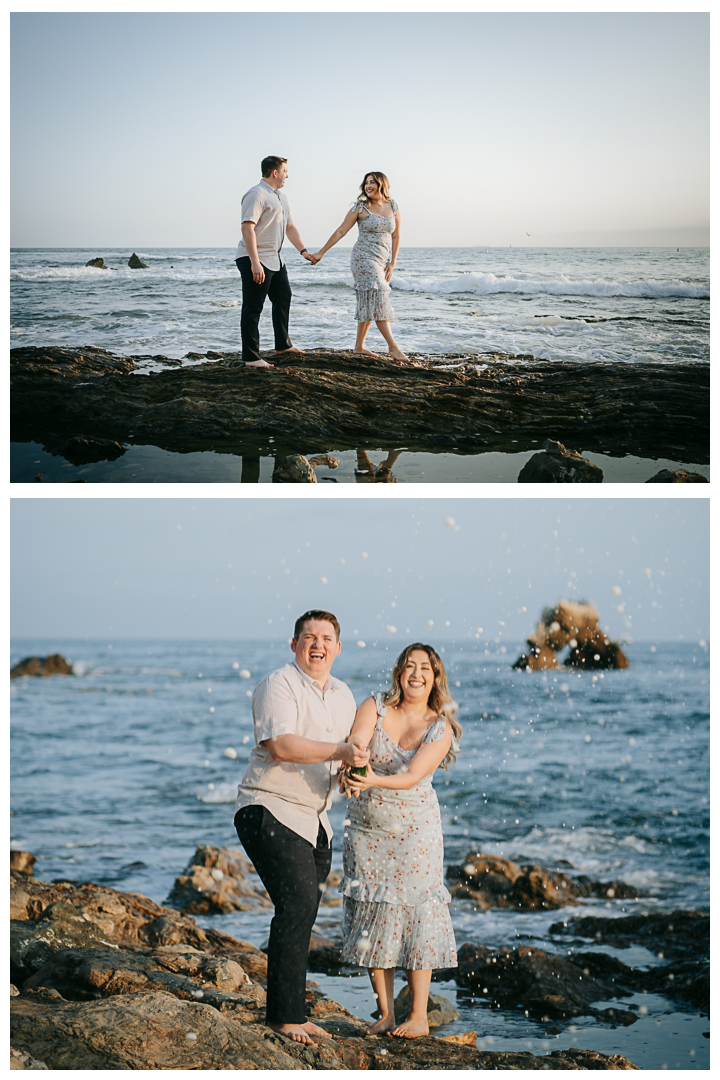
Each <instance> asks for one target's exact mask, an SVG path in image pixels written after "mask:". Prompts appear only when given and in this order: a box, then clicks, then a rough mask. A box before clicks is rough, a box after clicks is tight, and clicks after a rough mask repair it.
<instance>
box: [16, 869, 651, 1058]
mask: <svg viewBox="0 0 720 1080" xmlns="http://www.w3.org/2000/svg"><path fill="white" fill-rule="evenodd" d="M16 862H18V860H17V858H16ZM24 865H25V871H24V872H21V871H20V870H18V869H14V870H11V905H10V906H11V915H12V916H13V918H12V919H11V940H12V944H11V969H12V978H13V979H14V980H15V983H16V986H19V987H20V992H19V993H18V992H17V989H16V988H15V986H13V987H12V988H11V1036H10V1037H11V1045H12V1048H13V1056H12V1066H11V1067H12V1068H25V1069H43V1068H45V1069H73V1070H74V1069H144V1070H150V1069H154V1070H160V1069H172V1070H178V1069H195V1070H197V1069H223V1070H226V1069H292V1070H297V1069H337V1070H342V1071H349V1070H354V1069H363V1070H365V1069H403V1070H407V1069H425V1070H428V1069H516V1070H517V1069H533V1070H535V1069H538V1070H540V1069H544V1070H547V1069H605V1070H608V1069H613V1070H616V1069H635V1068H637V1066H635V1065H633V1064H632V1063H631V1062H630V1061H628V1060H627V1059H626V1058H624V1057H622V1056H621V1055H618V1054H615V1055H612V1056H606V1055H603V1054H600V1053H598V1052H596V1051H594V1050H583V1049H578V1048H575V1047H573V1048H570V1049H568V1050H563V1051H555V1052H553V1053H551V1054H547V1055H544V1056H536V1055H534V1054H531V1053H527V1052H514V1051H500V1052H493V1051H484V1050H482V1051H481V1050H477V1049H476V1048H475V1047H474V1046H473V1045H471V1044H472V1040H473V1036H474V1033H467V1035H462V1036H459V1037H458V1036H453V1037H451V1038H448V1039H444V1038H442V1037H440V1038H437V1037H430V1036H428V1037H427V1038H422V1039H415V1040H413V1041H406V1040H401V1039H390V1038H386V1037H382V1036H366V1035H365V1034H364V1032H365V1029H366V1027H367V1025H366V1024H365V1023H364V1022H363V1021H361V1020H358V1019H357V1018H356V1017H354V1016H353V1015H352V1014H351V1013H349V1012H348V1011H347V1010H345V1009H344V1008H343V1007H342V1006H340V1005H338V1004H337V1003H336V1002H333V1001H331V1000H329V999H328V998H326V997H324V996H323V995H322V994H320V993H318V992H317V991H316V990H315V989H313V987H312V986H311V985H310V984H309V985H308V988H307V990H306V999H307V1014H308V1016H311V1017H312V1018H313V1019H314V1020H316V1021H317V1022H320V1023H322V1025H323V1026H324V1027H325V1028H326V1029H327V1030H328V1031H329V1032H330V1033H331V1034H332V1035H333V1036H334V1038H333V1039H332V1040H331V1039H321V1038H317V1039H316V1044H317V1045H316V1046H313V1047H306V1046H302V1045H300V1044H298V1043H294V1042H292V1041H291V1040H290V1039H287V1038H284V1037H283V1036H281V1035H277V1034H275V1033H273V1032H272V1031H270V1030H269V1029H268V1028H267V1027H265V1025H264V1024H263V1022H262V1016H263V1006H264V999H265V991H264V989H263V983H264V981H265V979H264V976H265V972H266V960H265V956H264V954H263V953H262V952H260V950H259V949H255V948H254V946H252V945H249V944H248V943H247V942H242V941H238V940H237V939H235V938H233V937H231V936H230V935H229V934H223V933H220V932H219V931H216V930H213V929H207V930H203V929H201V928H200V927H198V926H197V925H196V923H195V920H194V919H192V918H191V917H189V916H187V915H183V914H181V913H180V912H178V911H176V910H173V909H171V908H168V907H163V906H161V905H159V904H156V903H154V902H153V901H152V900H149V899H148V898H147V897H144V896H141V895H140V894H138V893H121V892H118V891H117V890H115V889H110V888H105V887H102V886H98V885H94V884H92V883H87V884H80V885H78V884H75V883H73V882H52V883H51V882H42V881H36V880H35V879H34V878H33V877H32V874H31V871H32V866H31V865H30V864H29V859H26V860H25V861H24ZM193 865H196V864H193ZM621 1022H622V1021H621Z"/></svg>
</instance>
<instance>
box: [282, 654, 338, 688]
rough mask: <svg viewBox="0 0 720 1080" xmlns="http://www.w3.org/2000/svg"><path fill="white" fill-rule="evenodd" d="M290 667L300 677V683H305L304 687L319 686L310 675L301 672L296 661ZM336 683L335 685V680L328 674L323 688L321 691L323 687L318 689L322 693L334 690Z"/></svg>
mask: <svg viewBox="0 0 720 1080" xmlns="http://www.w3.org/2000/svg"><path fill="white" fill-rule="evenodd" d="M292 666H293V667H294V668H295V670H296V671H297V672H298V674H299V675H300V678H301V679H302V681H303V682H304V683H305V685H306V686H320V683H319V682H318V680H317V679H313V677H312V675H308V673H307V672H306V671H303V669H302V668H301V667H300V665H299V664H298V662H297V660H293V662H292ZM336 683H337V679H335V678H333V676H332V675H330V674H328V677H327V680H326V682H325V688H324V689H323V687H322V686H320V689H321V690H322V691H323V693H325V691H326V690H332V689H334V687H335V684H336Z"/></svg>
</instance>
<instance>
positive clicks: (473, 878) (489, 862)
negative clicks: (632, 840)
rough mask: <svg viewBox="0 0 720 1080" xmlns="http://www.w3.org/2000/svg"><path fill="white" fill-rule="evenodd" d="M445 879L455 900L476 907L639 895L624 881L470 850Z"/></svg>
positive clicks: (527, 906)
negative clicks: (571, 874)
mask: <svg viewBox="0 0 720 1080" xmlns="http://www.w3.org/2000/svg"><path fill="white" fill-rule="evenodd" d="M446 879H447V881H448V884H449V887H450V892H451V894H452V895H453V896H454V897H455V898H456V899H467V900H473V901H474V902H475V904H476V906H477V907H479V908H490V907H506V908H515V909H516V910H518V911H528V910H532V909H538V908H540V909H545V910H552V909H553V908H560V907H565V906H566V905H568V904H577V903H579V901H580V900H581V899H582V898H583V897H589V896H597V897H604V898H607V899H611V900H612V899H614V900H621V899H632V898H634V897H636V896H639V895H640V894H639V893H638V891H637V889H634V888H633V887H632V886H631V885H626V884H625V883H624V882H620V881H593V880H591V879H590V878H588V877H586V876H584V875H579V876H578V877H576V878H571V877H568V875H567V874H564V873H562V872H561V871H557V870H555V871H552V870H549V869H548V868H547V867H544V866H537V865H535V864H529V863H526V864H523V865H522V866H520V865H519V864H518V863H514V862H512V861H511V860H510V859H505V858H503V857H502V856H500V855H484V854H482V853H480V852H472V851H471V852H468V854H467V855H466V856H465V860H464V862H463V863H461V864H460V865H458V866H448V868H447V872H446Z"/></svg>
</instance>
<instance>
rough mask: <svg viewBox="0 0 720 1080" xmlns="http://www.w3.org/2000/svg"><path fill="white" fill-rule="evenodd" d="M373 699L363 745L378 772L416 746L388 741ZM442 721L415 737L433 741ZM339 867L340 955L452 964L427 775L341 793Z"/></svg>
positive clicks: (368, 961)
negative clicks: (396, 785)
mask: <svg viewBox="0 0 720 1080" xmlns="http://www.w3.org/2000/svg"><path fill="white" fill-rule="evenodd" d="M375 702H376V705H377V710H378V722H377V725H376V727H375V731H374V732H373V736H372V738H371V740H370V744H369V748H370V764H371V765H372V768H373V770H374V771H375V772H376V773H377V774H378V775H379V776H388V775H392V774H394V773H399V772H403V771H405V770H406V769H407V766H408V764H409V763H410V761H411V760H412V757H413V755H414V754H415V752H416V751H414V750H403V749H402V748H401V747H399V746H398V745H397V743H394V742H393V741H392V739H390V737H389V736H388V735H387V733H386V732H385V730H384V728H383V720H384V717H385V713H386V706H385V704H384V703H383V699H382V695H381V694H376V695H375ZM446 723H447V721H446V720H444V719H442V718H440V719H438V720H436V721H435V723H434V724H432V725H431V726H430V727H429V728H428V731H427V732H426V734H425V737H424V739H423V742H435V741H437V740H438V739H441V738H442V737H443V735H444V734H445V725H446ZM343 865H344V871H345V873H344V877H343V880H342V882H341V884H340V891H341V892H342V894H343V951H342V957H343V960H345V961H346V962H348V963H351V964H359V965H360V966H361V967H373V968H391V967H403V968H407V969H411V970H427V969H428V968H445V967H455V966H456V965H457V955H456V953H455V935H454V934H453V928H452V923H451V921H450V912H449V908H448V905H449V903H450V893H449V892H448V890H447V889H446V888H445V886H444V885H443V839H442V827H441V823H440V807H439V806H438V800H437V795H436V794H435V791H434V789H433V786H432V776H426V777H424V778H423V779H422V780H421V781H420V783H418V784H416V785H415V786H414V787H412V788H410V789H408V790H407V791H401V790H394V789H392V788H369V789H368V790H367V791H364V792H362V793H361V794H360V795H359V796H358V797H357V798H354V799H349V800H348V803H347V819H346V827H345V833H344V843H343Z"/></svg>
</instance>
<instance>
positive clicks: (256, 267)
mask: <svg viewBox="0 0 720 1080" xmlns="http://www.w3.org/2000/svg"><path fill="white" fill-rule="evenodd" d="M240 228H241V229H242V238H243V244H244V245H245V250H246V251H247V253H248V255H249V256H250V266H251V268H252V272H253V281H254V282H255V284H256V285H262V283H263V281H264V280H265V271H264V270H263V267H262V263H261V262H260V256H259V255H258V249H257V239H256V238H255V222H254V221H243V223H242V225H241V226H240Z"/></svg>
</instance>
